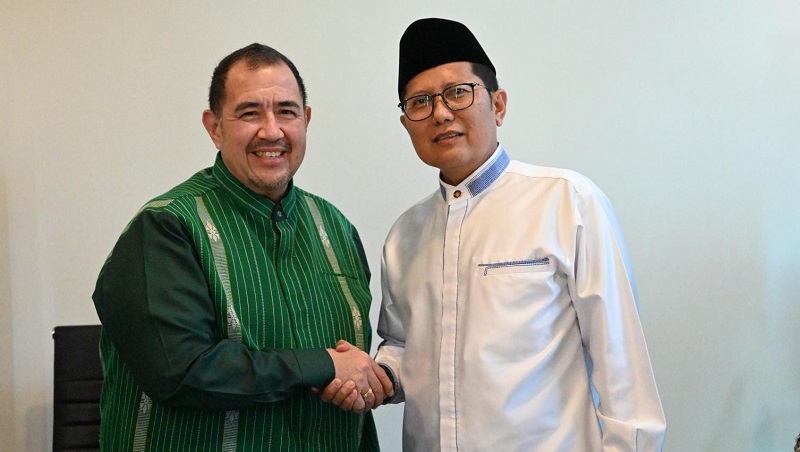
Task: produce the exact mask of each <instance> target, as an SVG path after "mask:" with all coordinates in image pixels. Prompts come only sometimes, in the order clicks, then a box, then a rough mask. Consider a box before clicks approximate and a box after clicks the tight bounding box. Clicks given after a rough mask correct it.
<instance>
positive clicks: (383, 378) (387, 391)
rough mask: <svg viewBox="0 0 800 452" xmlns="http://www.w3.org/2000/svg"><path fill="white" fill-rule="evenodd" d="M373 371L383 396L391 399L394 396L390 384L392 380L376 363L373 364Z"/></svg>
mask: <svg viewBox="0 0 800 452" xmlns="http://www.w3.org/2000/svg"><path fill="white" fill-rule="evenodd" d="M373 369H374V370H375V376H377V377H378V380H380V382H381V386H383V393H384V395H385V396H386V397H392V396H393V395H394V385H393V384H392V379H391V378H390V377H389V374H387V373H386V371H385V370H384V369H383V367H381V366H380V365H378V363H375V366H374V367H373Z"/></svg>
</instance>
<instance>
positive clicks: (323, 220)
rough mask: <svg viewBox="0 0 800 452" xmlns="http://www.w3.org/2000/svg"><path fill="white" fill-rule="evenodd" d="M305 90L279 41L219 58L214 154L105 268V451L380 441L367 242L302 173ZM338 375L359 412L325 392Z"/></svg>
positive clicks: (99, 297)
mask: <svg viewBox="0 0 800 452" xmlns="http://www.w3.org/2000/svg"><path fill="white" fill-rule="evenodd" d="M306 101H307V99H306V93H305V86H304V84H303V80H302V78H301V77H300V74H299V73H298V71H297V69H296V67H295V66H294V64H293V63H292V62H291V61H290V60H288V59H287V58H286V57H285V56H284V55H282V54H281V53H279V52H277V51H276V50H274V49H272V48H270V47H267V46H263V45H260V44H252V45H250V46H247V47H245V48H243V49H240V50H237V51H236V52H234V53H232V54H231V55H229V56H227V57H226V58H225V59H223V60H222V61H221V62H220V64H219V65H218V66H217V68H216V69H215V71H214V75H213V77H212V82H211V88H210V93H209V104H210V105H209V109H208V110H206V111H204V112H203V125H204V126H205V128H206V130H207V131H208V134H209V136H210V137H211V139H212V141H213V142H214V144H215V146H216V147H217V149H219V153H218V155H217V158H216V162H215V163H214V166H213V167H211V168H207V169H205V170H203V171H200V172H198V173H197V174H195V175H194V176H192V177H191V178H190V179H189V180H187V181H186V182H184V183H182V184H180V185H178V186H176V187H175V188H173V189H172V190H170V191H168V192H167V193H166V194H164V195H162V196H159V197H157V198H155V199H153V200H152V201H150V202H149V203H147V204H145V206H144V207H143V208H142V209H141V210H140V211H139V212H138V213H137V214H136V216H135V217H134V218H133V220H131V222H130V224H129V225H128V226H127V228H126V229H125V231H123V233H122V235H121V237H120V238H119V241H118V242H117V244H116V246H115V247H114V250H113V251H112V253H111V255H110V256H109V258H108V260H107V261H106V263H105V265H104V267H103V269H102V271H101V272H100V276H99V278H98V281H97V287H96V289H95V292H94V295H93V299H94V303H95V307H96V309H97V313H98V316H99V317H100V320H101V322H102V324H103V331H102V337H101V343H100V348H101V355H102V360H103V368H104V375H105V379H104V386H103V395H102V401H101V414H102V421H101V433H100V439H101V447H102V448H103V450H109V451H124V450H153V451H160V450H174V451H196V450H208V451H228V450H230V451H234V450H235V451H251V450H265V451H299V450H313V451H326V450H329V451H351V450H352V451H355V450H378V444H377V435H376V432H375V426H374V423H373V420H372V416H371V413H370V411H369V409H370V408H372V407H375V406H378V405H380V404H381V403H382V401H383V399H384V398H385V397H388V396H391V395H392V392H393V390H392V384H391V382H390V381H389V379H388V377H387V376H386V374H385V373H384V371H383V370H382V369H381V368H380V367H379V366H377V365H376V364H375V363H374V361H372V359H371V358H370V357H369V355H368V354H367V353H365V351H369V347H370V339H371V331H372V330H371V327H370V324H369V307H370V302H371V295H370V291H369V277H370V273H369V269H368V267H367V261H366V258H365V256H364V250H363V248H362V245H361V241H360V239H359V236H358V233H357V232H356V229H355V227H353V225H352V224H351V223H350V222H349V221H348V220H347V219H346V218H345V217H344V216H343V215H342V214H341V212H339V211H338V210H337V209H336V208H335V207H334V206H333V205H331V204H330V203H328V202H327V201H325V200H324V199H322V198H319V197H318V196H315V195H312V194H310V193H307V192H305V191H303V190H301V189H300V188H298V187H295V186H294V185H293V182H292V177H293V176H294V174H295V172H296V171H297V169H298V168H299V166H300V164H301V162H302V161H303V156H304V154H305V145H306V143H305V138H306V128H307V126H308V123H309V121H310V119H311V108H310V107H308V106H307V105H306ZM339 340H345V341H347V342H348V343H352V344H354V345H356V346H357V348H355V347H340V350H343V351H336V348H335V347H336V345H337V342H338V341H339ZM329 384H333V385H335V386H336V387H343V388H344V391H342V392H343V393H344V394H349V395H348V396H347V398H346V400H344V402H343V403H342V408H346V409H347V408H349V409H351V410H355V411H356V412H360V411H365V412H364V413H363V414H359V415H353V414H350V413H347V412H345V411H342V410H340V409H339V408H338V407H337V406H335V405H333V404H328V403H324V402H323V401H322V400H320V398H319V396H318V395H317V392H318V391H317V390H318V389H321V388H324V387H325V386H327V385H329ZM348 391H349V392H348ZM337 402H338V401H337Z"/></svg>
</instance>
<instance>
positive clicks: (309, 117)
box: [306, 107, 311, 127]
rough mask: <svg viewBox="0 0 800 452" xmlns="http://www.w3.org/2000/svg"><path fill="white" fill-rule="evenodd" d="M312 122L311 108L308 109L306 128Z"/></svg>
mask: <svg viewBox="0 0 800 452" xmlns="http://www.w3.org/2000/svg"><path fill="white" fill-rule="evenodd" d="M310 122H311V107H306V127H308V123H310Z"/></svg>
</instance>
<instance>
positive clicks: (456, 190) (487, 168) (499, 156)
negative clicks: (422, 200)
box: [439, 143, 511, 203]
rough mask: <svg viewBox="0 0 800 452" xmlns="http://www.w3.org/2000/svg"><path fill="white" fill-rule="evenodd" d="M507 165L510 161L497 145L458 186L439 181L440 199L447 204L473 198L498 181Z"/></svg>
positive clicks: (499, 145) (503, 150)
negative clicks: (481, 163)
mask: <svg viewBox="0 0 800 452" xmlns="http://www.w3.org/2000/svg"><path fill="white" fill-rule="evenodd" d="M509 163H511V159H510V158H509V157H508V154H506V151H505V149H503V146H502V145H501V144H499V143H498V145H497V149H495V151H494V153H493V154H492V155H491V156H490V157H489V158H488V159H486V161H485V162H483V165H481V166H480V167H479V168H478V169H476V170H475V171H474V172H473V173H472V174H470V175H469V176H467V177H466V178H465V179H464V180H463V181H462V182H461V183H460V184H458V185H455V186H454V185H450V184H447V183H445V182H443V181H442V180H441V179H439V193H441V195H442V199H444V200H445V202H448V203H449V202H452V201H455V200H457V199H469V198H474V197H475V196H478V195H479V194H481V193H482V192H483V191H485V190H486V189H487V188H489V187H490V186H491V185H492V184H493V183H494V181H496V180H497V179H499V178H500V176H501V175H502V174H503V171H505V170H506V168H508V164H509Z"/></svg>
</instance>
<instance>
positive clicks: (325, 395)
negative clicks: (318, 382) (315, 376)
mask: <svg viewBox="0 0 800 452" xmlns="http://www.w3.org/2000/svg"><path fill="white" fill-rule="evenodd" d="M341 388H342V380H340V379H338V378H334V379H333V381H332V382H330V383H329V384H328V386H326V387H325V389H324V390H323V391H322V394H321V395H320V399H322V401H323V402H330V401H331V400H333V398H334V397H335V396H336V393H337V392H339V389H341ZM314 389H316V388H314ZM317 391H319V390H317Z"/></svg>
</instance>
